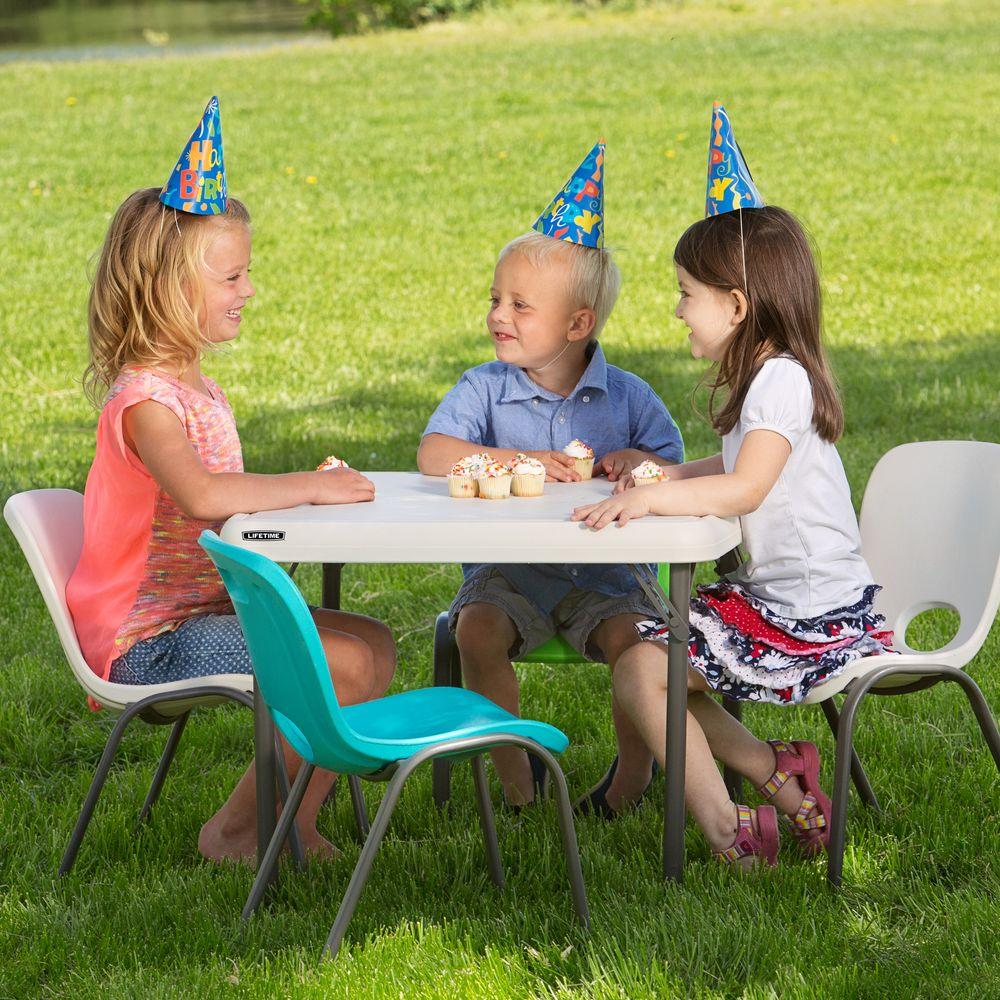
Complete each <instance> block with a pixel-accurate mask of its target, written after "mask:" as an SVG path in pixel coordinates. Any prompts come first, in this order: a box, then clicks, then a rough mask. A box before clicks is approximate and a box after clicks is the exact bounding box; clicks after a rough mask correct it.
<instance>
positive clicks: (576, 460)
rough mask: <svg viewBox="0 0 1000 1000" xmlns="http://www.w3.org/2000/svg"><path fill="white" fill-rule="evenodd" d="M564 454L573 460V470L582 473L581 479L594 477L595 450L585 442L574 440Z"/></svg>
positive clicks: (564, 450)
mask: <svg viewBox="0 0 1000 1000" xmlns="http://www.w3.org/2000/svg"><path fill="white" fill-rule="evenodd" d="M563 454H564V455H569V457H570V458H571V459H573V468H574V469H576V471H577V472H579V473H580V478H581V479H590V478H592V477H593V475H594V449H593V448H591V447H590V445H589V444H587V443H586V442H584V441H581V440H579V439H578V438H574V439H573V440H572V441H570V443H569V444H568V445H566V447H565V448H563Z"/></svg>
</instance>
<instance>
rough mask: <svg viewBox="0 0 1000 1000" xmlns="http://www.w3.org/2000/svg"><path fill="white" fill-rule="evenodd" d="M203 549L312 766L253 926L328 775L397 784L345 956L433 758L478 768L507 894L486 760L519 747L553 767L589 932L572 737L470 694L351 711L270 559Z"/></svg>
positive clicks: (222, 546) (576, 896)
mask: <svg viewBox="0 0 1000 1000" xmlns="http://www.w3.org/2000/svg"><path fill="white" fill-rule="evenodd" d="M200 543H201V545H202V547H203V548H204V549H205V550H206V552H208V554H209V556H210V557H211V559H212V561H213V562H214V563H215V565H216V567H217V568H218V570H219V573H220V575H221V576H222V580H223V582H224V583H225V586H226V589H227V590H228V591H229V596H230V597H231V598H232V601H233V605H234V607H235V609H236V614H237V617H238V618H239V620H240V625H241V626H242V628H243V633H244V636H245V637H246V641H247V646H248V648H249V650H250V658H251V660H252V662H253V667H254V676H255V678H256V683H257V685H258V689H259V691H260V693H261V696H262V697H263V699H264V702H265V704H266V705H267V707H268V709H269V711H270V712H271V715H272V716H273V718H274V722H275V724H276V726H277V728H278V729H279V730H280V732H281V733H282V735H284V737H285V739H287V740H288V742H289V743H290V744H291V745H292V747H293V748H294V749H295V751H296V752H297V753H298V754H300V755H301V757H302V758H303V761H304V763H303V765H302V767H301V768H300V769H299V773H298V775H297V777H296V779H295V782H294V784H293V785H292V789H291V792H290V794H289V796H288V800H287V802H286V804H285V808H284V809H283V810H282V812H281V818H280V820H279V821H278V824H277V827H276V829H275V831H274V836H273V837H272V838H271V842H270V844H269V845H268V848H267V851H266V852H265V854H264V858H263V860H262V861H261V863H260V867H259V870H258V872H257V877H256V879H255V881H254V884H253V888H252V889H251V891H250V896H249V898H248V899H247V902H246V906H245V907H244V908H243V919H244V920H248V919H249V918H250V916H251V915H252V914H253V913H254V911H255V910H256V909H257V907H258V906H259V905H260V901H261V899H262V898H263V895H264V892H265V890H266V888H267V886H268V884H269V883H270V881H271V879H272V875H273V873H274V869H275V866H276V865H277V862H278V855H279V853H280V851H281V848H282V846H283V845H284V843H285V839H286V838H287V837H288V835H289V833H290V832H291V829H292V824H293V822H294V819H295V814H296V812H297V811H298V808H299V805H300V804H301V802H302V796H303V794H304V792H305V789H306V785H307V784H308V783H309V778H310V777H311V775H312V773H313V771H314V770H315V768H317V767H322V768H326V769H327V770H330V771H336V772H338V773H341V774H349V775H358V776H360V777H363V778H366V779H369V780H373V781H388V783H389V784H388V788H387V789H386V791H385V794H384V795H383V797H382V801H381V803H380V805H379V808H378V813H377V814H376V816H375V820H374V822H373V823H372V825H371V829H370V830H369V832H368V836H367V838H366V839H365V843H364V846H363V848H362V850H361V856H360V857H359V859H358V863H357V865H356V867H355V869H354V873H353V875H352V876H351V881H350V884H349V885H348V887H347V891H346V893H345V894H344V898H343V901H342V902H341V904H340V909H339V911H338V912H337V917H336V919H335V921H334V924H333V927H332V928H331V930H330V934H329V937H328V938H327V942H326V949H325V953H326V954H327V955H329V956H331V957H332V956H334V955H336V953H337V951H338V949H339V948H340V943H341V941H342V940H343V937H344V933H345V932H346V930H347V925H348V924H349V923H350V920H351V917H352V916H353V914H354V910H355V907H356V906H357V902H358V899H359V898H360V895H361V892H362V890H363V889H364V885H365V883H366V882H367V880H368V875H369V873H370V871H371V867H372V863H373V861H374V859H375V854H376V853H377V851H378V848H379V845H380V843H381V841H382V838H383V836H384V834H385V831H386V829H387V827H388V825H389V819H390V818H391V816H392V812H393V810H394V809H395V807H396V802H397V800H398V798H399V794H400V792H401V790H402V787H403V783H404V782H405V781H406V779H407V778H408V777H409V776H410V774H412V773H413V771H414V770H415V769H416V768H417V767H418V766H419V765H420V764H422V763H423V762H424V761H426V760H431V759H433V758H437V757H440V756H442V755H445V756H448V757H449V758H450V759H452V760H456V761H457V760H470V761H471V763H472V773H473V780H474V783H475V787H476V807H477V811H478V813H479V822H480V826H481V827H482V832H483V839H484V841H485V845H486V856H487V861H488V866H489V872H490V877H491V878H492V880H493V883H494V884H495V885H496V886H497V887H498V888H503V885H504V875H503V866H502V863H501V860H500V851H499V846H498V844H497V834H496V826H495V824H494V820H493V808H492V805H491V804H490V797H489V790H488V786H487V782H486V769H485V767H484V764H483V758H482V753H483V752H484V751H487V750H489V749H491V748H493V747H497V746H505V745H511V746H519V747H522V748H524V749H525V750H530V751H531V752H532V753H535V754H537V755H538V756H539V757H540V758H541V759H542V760H543V761H544V762H545V765H546V767H547V768H548V771H549V775H550V778H551V784H552V785H553V787H554V789H555V801H556V807H557V811H558V816H559V828H560V833H561V835H562V844H563V851H564V853H565V855H566V866H567V868H568V870H569V880H570V885H571V887H572V894H573V904H574V907H575V909H576V914H577V917H578V918H579V921H580V923H581V924H582V925H583V926H584V927H587V926H589V916H588V911H587V897H586V892H585V890H584V884H583V873H582V871H581V869H580V856H579V851H578V848H577V841H576V830H575V828H574V824H573V811H572V807H571V805H570V800H569V792H568V790H567V787H566V778H565V776H564V775H563V772H562V769H561V768H560V767H559V764H558V763H557V762H556V759H555V757H554V756H553V755H554V754H557V753H561V752H562V751H563V750H565V749H566V747H567V745H568V744H569V740H568V739H567V737H566V736H565V735H564V734H563V733H562V732H560V731H559V730H558V729H556V728H555V727H554V726H549V725H547V724H546V723H544V722H534V721H532V720H530V719H519V718H516V717H515V716H513V715H511V714H510V713H509V712H506V711H504V710H503V709H502V708H500V707H499V706H497V705H495V704H493V702H491V701H489V700H488V699H486V698H483V697H482V696H480V695H477V694H474V693H473V692H471V691H465V690H462V689H461V688H421V689H418V690H414V691H405V692H403V693H402V694H396V695H391V696H389V697H386V698H379V699H377V700H375V701H369V702H365V703H364V704H361V705H351V706H348V707H345V708H341V706H340V705H339V704H338V702H337V697H336V693H335V691H334V687H333V682H332V680H331V679H330V673H329V669H328V667H327V662H326V657H325V655H324V653H323V646H322V643H321V641H320V638H319V633H318V632H317V630H316V626H315V624H314V622H313V619H312V616H311V615H310V614H309V609H308V607H307V606H306V602H305V601H304V600H303V598H302V595H301V594H300V593H299V591H298V589H297V588H296V586H295V584H294V583H293V582H292V581H291V579H290V578H289V577H288V575H287V574H286V573H285V572H284V570H282V569H281V567H279V566H278V565H277V564H276V563H274V562H272V561H271V560H270V559H268V558H267V557H265V556H262V555H260V554H258V553H255V552H248V551H246V550H244V549H241V548H239V547H238V546H235V545H230V544H228V543H227V542H223V541H222V540H221V539H220V538H219V537H218V535H216V534H215V533H214V532H211V531H205V532H202V534H201V538H200Z"/></svg>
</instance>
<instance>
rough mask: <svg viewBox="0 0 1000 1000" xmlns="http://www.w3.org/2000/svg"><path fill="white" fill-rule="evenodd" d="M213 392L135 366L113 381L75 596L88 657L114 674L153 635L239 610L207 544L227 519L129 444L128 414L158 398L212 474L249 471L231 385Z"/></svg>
mask: <svg viewBox="0 0 1000 1000" xmlns="http://www.w3.org/2000/svg"><path fill="white" fill-rule="evenodd" d="M203 381H204V383H205V386H206V388H207V389H208V390H209V392H210V393H211V397H209V396H206V395H204V394H202V393H200V392H198V391H197V390H196V389H193V388H191V387H190V386H189V385H186V384H185V383H184V382H181V381H179V380H178V379H175V378H172V377H171V376H169V375H166V374H163V373H161V372H154V371H151V370H150V369H146V368H126V369H124V370H123V371H122V372H121V374H119V376H118V378H117V379H116V380H115V384H114V385H113V386H112V387H111V391H110V392H109V393H108V396H107V399H106V400H105V402H104V407H103V409H102V410H101V416H100V419H99V420H98V423H97V453H96V455H95V456H94V464H93V465H92V466H91V468H90V473H89V475H88V476H87V487H86V490H85V492H84V500H83V520H84V530H83V552H82V553H81V555H80V562H79V563H78V564H77V567H76V569H75V570H74V571H73V575H72V576H71V577H70V580H69V583H68V584H67V585H66V600H67V603H68V604H69V609H70V612H71V614H72V615H73V623H74V626H75V627H76V634H77V637H78V638H79V640H80V647H81V649H82V650H83V655H84V657H85V658H86V660H87V662H88V663H89V664H90V667H91V669H92V670H93V671H94V672H95V673H96V674H98V675H99V676H100V677H104V678H106V677H107V676H108V673H109V671H110V669H111V664H112V662H113V661H114V660H116V659H117V658H118V657H119V656H121V655H123V654H124V653H125V652H127V651H128V650H129V649H130V648H131V647H132V646H134V645H135V644H136V643H137V642H140V641H141V640H143V639H148V638H150V637H151V636H154V635H158V634H159V633H160V632H166V631H169V630H170V629H174V628H177V626H178V625H180V624H181V623H182V622H184V621H186V620H187V619H188V618H193V617H195V616H196V615H205V614H212V613H214V614H232V613H233V612H232V604H231V603H230V601H229V597H228V596H227V594H226V590H225V587H224V586H223V585H222V580H221V579H220V578H219V574H218V572H217V571H216V569H215V567H214V566H213V565H212V562H211V561H210V560H209V558H208V556H207V555H206V554H205V552H204V550H203V549H202V548H201V546H199V545H198V536H199V535H200V534H201V532H202V531H203V530H204V529H205V528H212V529H213V530H216V531H218V530H219V528H220V527H221V522H216V521H198V520H195V519H194V518H192V517H188V516H187V515H186V514H185V513H183V512H182V511H181V510H180V508H179V507H178V506H177V505H176V504H175V503H174V501H173V500H171V499H170V497H169V496H167V495H166V493H164V492H163V491H162V490H161V489H160V488H159V486H158V485H157V484H156V481H155V480H154V479H153V477H152V476H151V475H150V474H149V473H148V472H147V471H146V467H145V466H144V465H143V464H142V462H141V460H140V459H139V457H138V456H137V455H136V454H135V453H134V452H133V451H132V450H131V449H130V448H129V447H128V445H127V444H126V443H125V438H124V431H123V424H122V418H123V416H124V413H125V411H126V410H127V409H128V408H129V407H130V406H134V405H135V404H136V403H141V402H143V401H144V400H147V399H152V400H155V401H156V402H157V403H160V404H162V405H163V406H166V407H167V408H168V409H169V410H170V411H171V412H172V413H174V414H175V415H176V417H177V419H178V420H179V421H180V422H181V424H182V426H183V427H184V430H185V432H186V433H187V437H188V440H189V441H190V442H191V444H192V446H193V447H194V449H195V450H196V451H197V452H198V456H199V457H200V458H201V461H202V462H203V463H204V465H205V468H207V469H208V470H209V471H210V472H242V471H243V455H242V451H241V449H240V438H239V434H238V433H237V430H236V421H235V419H234V418H233V411H232V410H231V409H230V407H229V401H228V400H227V399H226V397H225V394H224V393H223V392H222V390H221V389H220V388H219V387H218V386H217V385H216V384H215V382H213V381H212V380H211V379H209V378H204V379H203Z"/></svg>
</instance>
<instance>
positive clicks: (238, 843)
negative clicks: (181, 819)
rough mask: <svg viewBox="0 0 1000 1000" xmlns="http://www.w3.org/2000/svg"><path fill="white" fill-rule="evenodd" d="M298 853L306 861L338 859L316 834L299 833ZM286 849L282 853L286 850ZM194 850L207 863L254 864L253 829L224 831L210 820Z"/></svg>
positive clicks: (334, 850) (337, 853) (220, 824)
mask: <svg viewBox="0 0 1000 1000" xmlns="http://www.w3.org/2000/svg"><path fill="white" fill-rule="evenodd" d="M299 838H300V840H301V841H302V850H303V851H304V852H305V854H306V857H309V858H313V859H314V860H317V861H332V860H334V859H335V858H339V857H340V856H341V855H342V853H343V852H342V851H340V850H339V849H338V848H336V847H334V846H333V844H331V843H330V841H329V840H327V839H326V838H325V837H323V836H321V835H320V833H319V831H317V830H316V828H315V827H313V828H312V829H311V830H302V829H301V828H300V829H299ZM287 849H288V848H287V845H286V847H285V850H287ZM198 850H199V852H200V853H201V855H202V857H204V858H206V859H207V860H208V861H217V862H218V861H237V862H242V863H244V864H249V865H255V864H256V863H257V828H256V827H255V826H251V827H249V828H244V829H240V830H224V828H223V822H222V821H221V820H220V819H219V818H218V817H217V816H213V817H212V818H211V819H210V820H209V821H208V822H207V823H206V824H205V825H204V826H203V827H202V828H201V833H200V834H199V835H198Z"/></svg>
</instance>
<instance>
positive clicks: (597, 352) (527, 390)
mask: <svg viewBox="0 0 1000 1000" xmlns="http://www.w3.org/2000/svg"><path fill="white" fill-rule="evenodd" d="M506 368H507V370H506V372H505V373H504V387H503V393H502V395H501V397H500V402H501V403H513V402H517V401H519V400H524V399H536V398H538V397H540V398H542V399H552V400H560V399H562V396H560V395H559V394H558V393H556V392H549V390H548V389H543V388H542V387H541V386H540V385H539V384H538V383H537V382H532V380H531V379H530V378H528V376H527V375H525V373H524V370H523V369H522V368H518V367H517V366H516V365H507V366H506ZM581 389H599V390H600V391H601V392H605V393H606V392H607V391H608V363H607V361H606V360H605V358H604V351H603V350H602V349H601V345H600V344H599V343H597V342H596V341H595V342H594V349H593V352H592V353H591V355H590V362H589V364H588V365H587V367H586V369H584V372H583V374H582V375H581V376H580V381H579V382H577V384H576V386H575V387H574V389H573V391H572V392H571V393H570V394H569V396H568V397H567V399H572V398H573V397H574V396H575V395H576V394H577V393H578V392H580V390H581Z"/></svg>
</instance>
